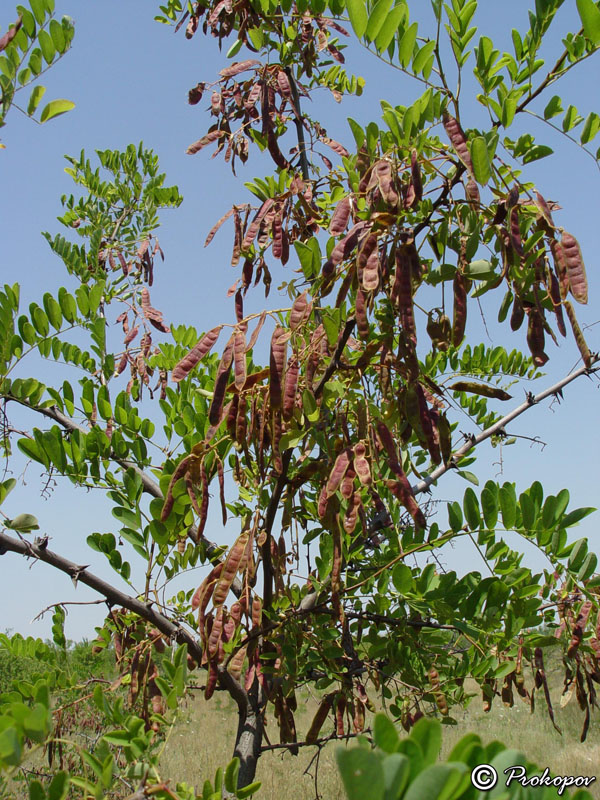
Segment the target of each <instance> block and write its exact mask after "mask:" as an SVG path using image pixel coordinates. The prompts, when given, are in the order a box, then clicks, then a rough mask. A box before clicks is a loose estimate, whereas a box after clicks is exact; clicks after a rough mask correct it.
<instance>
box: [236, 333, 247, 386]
mask: <svg viewBox="0 0 600 800" xmlns="http://www.w3.org/2000/svg"><path fill="white" fill-rule="evenodd" d="M233 361H234V375H235V388H236V389H237V390H238V391H240V390H241V389H242V388H243V386H244V383H245V382H246V334H245V333H244V331H243V330H239V329H238V330H236V332H235V334H234V345H233Z"/></svg>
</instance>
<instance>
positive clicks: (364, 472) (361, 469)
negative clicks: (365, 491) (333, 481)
mask: <svg viewBox="0 0 600 800" xmlns="http://www.w3.org/2000/svg"><path fill="white" fill-rule="evenodd" d="M365 455H366V448H365V446H364V444H363V443H362V442H358V444H356V445H354V462H353V465H354V470H355V472H356V474H357V475H358V479H359V481H360V482H361V483H362V485H363V486H370V485H371V483H372V482H373V479H372V477H371V469H370V467H369V462H368V461H367V459H366V457H365Z"/></svg>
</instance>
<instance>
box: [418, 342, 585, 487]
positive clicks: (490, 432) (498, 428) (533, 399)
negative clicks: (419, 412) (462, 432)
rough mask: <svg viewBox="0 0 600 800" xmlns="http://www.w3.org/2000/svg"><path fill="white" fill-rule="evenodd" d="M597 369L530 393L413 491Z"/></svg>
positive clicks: (569, 376)
mask: <svg viewBox="0 0 600 800" xmlns="http://www.w3.org/2000/svg"><path fill="white" fill-rule="evenodd" d="M598 361H600V355H596V356H594V358H593V360H592V364H596V363H598ZM595 371H596V369H593V368H592V367H586V366H582V367H580V368H579V369H576V370H575V371H574V372H571V374H570V375H567V376H566V377H565V378H562V379H561V380H560V381H558V383H555V384H554V386H550V387H549V388H548V389H544V391H543V392H540V393H539V394H536V395H528V397H527V400H526V401H525V402H524V403H521V405H520V406H517V408H515V409H513V410H512V411H511V412H510V413H509V414H507V415H506V416H505V417H502V419H499V420H498V422H495V423H494V424H493V425H490V427H489V428H486V429H485V430H484V431H482V432H481V433H478V434H477V435H473V436H471V437H469V439H468V440H467V441H466V442H465V444H464V445H463V446H462V447H459V449H458V450H456V451H455V452H454V453H452V457H451V458H450V461H449V462H448V463H447V464H441V465H440V466H439V467H437V468H436V469H434V470H433V472H432V473H431V474H430V475H428V476H427V477H426V478H424V479H423V480H422V481H419V483H417V484H416V485H415V486H413V487H412V488H413V492H414V493H415V494H420V493H421V492H425V491H427V489H429V487H430V486H431V484H432V483H435V482H436V481H437V479H438V478H440V477H441V476H442V475H444V473H446V472H448V470H449V469H453V468H454V467H455V466H456V464H457V462H458V461H459V460H460V459H461V458H462V457H463V456H465V455H466V454H467V453H468V452H469V451H470V450H472V449H473V448H474V447H476V446H477V445H478V444H481V442H484V441H485V440H486V439H489V438H490V437H491V436H494V435H495V434H499V433H504V432H505V430H504V429H505V427H506V426H507V425H508V424H509V423H510V422H512V421H513V420H514V419H516V418H517V417H520V416H521V414H524V413H525V412H526V411H528V410H529V409H530V408H532V406H534V405H536V404H537V403H540V402H541V401H542V400H545V399H546V398H547V397H552V396H553V395H557V394H559V392H560V391H561V390H562V389H564V387H565V386H567V385H568V384H569V383H571V382H572V381H574V380H576V378H579V377H581V376H582V375H590V374H592V373H593V372H595Z"/></svg>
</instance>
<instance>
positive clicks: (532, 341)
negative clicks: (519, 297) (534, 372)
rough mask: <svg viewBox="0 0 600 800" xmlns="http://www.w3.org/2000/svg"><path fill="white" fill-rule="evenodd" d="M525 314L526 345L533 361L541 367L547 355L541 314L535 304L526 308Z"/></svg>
mask: <svg viewBox="0 0 600 800" xmlns="http://www.w3.org/2000/svg"><path fill="white" fill-rule="evenodd" d="M527 316H528V320H527V346H528V347H529V350H530V352H531V355H532V357H533V363H534V364H535V365H536V366H538V367H543V366H544V364H545V363H546V361H548V356H547V355H546V353H545V352H544V343H545V336H544V323H543V321H542V316H541V314H540V312H539V311H538V309H537V308H536V307H535V306H534V307H533V308H528V309H527Z"/></svg>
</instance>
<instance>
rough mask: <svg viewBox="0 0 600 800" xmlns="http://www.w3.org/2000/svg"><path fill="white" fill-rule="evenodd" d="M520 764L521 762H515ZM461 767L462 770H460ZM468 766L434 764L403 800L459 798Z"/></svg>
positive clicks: (420, 777) (421, 775)
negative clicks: (458, 791)
mask: <svg viewBox="0 0 600 800" xmlns="http://www.w3.org/2000/svg"><path fill="white" fill-rule="evenodd" d="M515 763H519V762H515ZM459 767H460V769H459ZM466 770H467V767H466V764H458V763H457V764H454V765H452V766H450V764H433V765H431V766H429V767H427V769H425V770H423V772H421V773H420V774H419V775H417V777H416V779H415V780H414V781H413V782H412V783H411V785H410V786H409V787H408V791H407V792H406V794H405V795H404V798H403V800H424V798H426V797H427V798H429V797H431V798H434V797H435V799H436V800H449V799H450V798H453V797H457V796H458V794H455V791H456V789H457V788H458V786H459V784H460V783H461V782H462V780H463V773H464V772H466Z"/></svg>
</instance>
